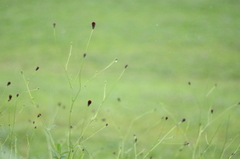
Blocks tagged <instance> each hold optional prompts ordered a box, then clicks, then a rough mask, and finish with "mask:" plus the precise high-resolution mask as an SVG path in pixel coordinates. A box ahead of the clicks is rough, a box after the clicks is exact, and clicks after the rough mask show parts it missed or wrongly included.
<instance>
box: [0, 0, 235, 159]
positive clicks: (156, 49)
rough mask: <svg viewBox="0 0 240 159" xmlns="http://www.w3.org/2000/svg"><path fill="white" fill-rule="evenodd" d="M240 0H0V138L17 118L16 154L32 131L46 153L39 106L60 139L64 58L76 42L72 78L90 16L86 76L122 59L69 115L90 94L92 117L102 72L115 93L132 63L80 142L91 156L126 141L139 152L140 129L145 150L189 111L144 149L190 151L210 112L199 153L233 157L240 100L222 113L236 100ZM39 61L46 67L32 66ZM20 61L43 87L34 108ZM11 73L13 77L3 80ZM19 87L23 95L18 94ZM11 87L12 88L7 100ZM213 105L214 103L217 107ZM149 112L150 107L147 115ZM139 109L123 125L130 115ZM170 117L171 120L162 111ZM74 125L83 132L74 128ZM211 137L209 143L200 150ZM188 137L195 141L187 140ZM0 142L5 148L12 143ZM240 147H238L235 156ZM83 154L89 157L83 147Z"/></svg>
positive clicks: (80, 112) (80, 109)
mask: <svg viewBox="0 0 240 159" xmlns="http://www.w3.org/2000/svg"><path fill="white" fill-rule="evenodd" d="M239 7H240V1H237V0H231V1H225V0H213V1H208V0H198V1H196V0H195V1H192V0H182V1H179V0H150V1H143V0H128V1H127V0H123V1H110V0H103V1H97V0H90V1H77V0H73V1H57V0H51V1H47V0H43V1H30V0H25V1H16V0H14V1H7V0H2V1H0V37H1V42H0V51H1V55H0V102H1V103H0V107H1V110H0V111H1V114H0V125H1V127H0V138H1V143H4V141H5V139H6V136H7V134H9V133H10V132H11V129H10V128H9V127H11V126H8V125H9V124H10V123H12V122H13V121H14V118H13V117H16V124H15V128H14V136H15V138H16V139H17V141H16V142H15V143H17V149H18V152H19V154H20V155H22V156H26V153H27V152H26V151H27V146H28V145H27V144H26V143H27V135H29V136H31V134H32V133H33V132H34V137H33V140H32V142H31V146H30V151H29V156H30V158H46V157H48V156H49V155H48V149H47V141H46V137H45V135H44V133H43V132H44V131H43V130H42V128H41V124H39V123H36V125H37V126H38V127H39V129H35V130H33V129H34V126H35V125H34V124H32V121H35V120H38V119H37V114H38V113H41V114H42V120H43V122H44V123H45V125H46V126H48V127H50V126H51V125H56V127H54V128H53V130H52V131H51V132H52V136H53V138H54V140H55V143H61V144H63V145H64V139H65V138H66V134H67V131H68V114H69V105H70V102H71V101H70V100H71V96H72V93H75V92H76V90H75V89H74V90H73V91H72V90H71V89H70V88H69V85H68V80H67V77H66V75H65V72H64V68H63V65H65V63H66V61H67V58H68V54H69V50H70V45H71V43H72V46H73V49H72V57H71V59H70V62H69V66H68V68H69V74H70V75H71V77H72V78H73V79H74V77H75V76H76V75H77V73H78V70H79V67H80V61H81V60H82V55H83V53H85V48H86V45H87V42H88V39H89V35H90V32H91V22H93V21H95V22H96V28H95V29H94V32H93V35H92V38H91V41H90V44H89V47H88V50H87V52H86V53H87V56H86V60H85V63H84V66H83V75H82V81H83V83H85V82H86V81H87V80H88V79H90V78H91V77H92V76H93V75H94V74H95V72H96V71H97V70H98V71H100V70H101V69H102V68H104V67H105V66H107V65H108V64H109V63H110V62H111V61H113V60H114V59H115V58H117V59H118V62H117V63H114V65H113V66H111V67H110V68H109V69H108V70H107V71H105V72H104V73H102V74H100V75H99V76H98V77H97V78H95V79H93V80H92V81H90V83H88V84H87V85H86V87H85V88H84V89H83V90H82V92H81V93H80V96H79V98H78V100H77V101H76V105H75V106H74V108H73V110H74V111H73V123H74V124H77V123H78V122H81V121H83V120H84V119H83V117H84V113H85V110H86V103H87V101H88V100H89V99H91V100H92V101H93V104H92V105H91V106H90V107H89V108H90V110H91V111H90V113H89V114H88V118H87V119H85V120H88V119H89V118H90V117H91V112H94V111H96V110H97V108H98V105H99V104H100V103H101V100H102V98H103V90H104V85H105V81H107V87H106V88H107V92H109V91H110V89H111V87H112V86H113V85H114V82H115V81H116V79H117V78H118V76H119V75H120V73H121V71H122V70H123V69H124V66H125V65H126V64H128V65H129V68H127V70H126V72H125V73H124V75H123V77H122V78H121V80H120V81H119V82H118V83H117V86H116V87H115V88H114V89H113V91H112V92H111V94H110V95H109V97H108V99H107V100H106V102H105V103H104V105H103V107H102V108H101V111H100V114H99V116H98V117H97V120H96V121H95V122H93V123H92V125H91V126H90V127H89V130H88V131H87V133H86V136H89V135H91V134H92V133H94V132H96V131H97V130H98V129H99V128H101V127H102V126H104V125H105V123H109V126H108V127H106V128H105V129H104V130H103V131H101V132H99V133H98V134H96V135H95V136H94V137H92V138H91V139H90V140H89V141H88V142H86V144H85V145H84V147H85V149H86V150H87V151H88V152H89V153H90V154H91V156H92V157H93V158H116V156H117V155H116V154H118V152H119V151H120V149H121V148H122V149H123V151H124V152H123V154H127V152H130V153H129V154H131V155H130V156H128V158H134V155H133V151H134V150H133V134H136V135H137V138H138V142H137V151H138V152H140V151H142V150H144V151H143V155H144V153H146V152H147V151H148V150H149V149H150V148H151V146H152V145H153V144H155V143H156V141H157V140H158V139H159V138H161V137H163V136H164V134H166V133H167V132H168V131H169V130H170V129H171V128H172V127H173V126H174V125H175V124H176V123H177V122H179V121H181V120H182V119H183V118H186V122H184V123H181V128H178V129H176V130H174V131H173V132H172V133H171V134H169V136H168V138H167V139H166V140H164V142H163V143H162V144H160V145H159V146H158V147H157V148H156V149H155V150H153V151H152V152H151V153H150V154H149V156H148V158H149V157H150V156H152V157H153V158H174V157H175V158H184V159H185V158H193V157H192V153H193V149H194V146H195V144H196V142H197V141H196V139H197V137H198V129H199V124H202V125H204V124H207V123H208V121H209V120H211V119H210V118H212V120H215V119H216V120H215V121H214V122H213V123H212V124H211V125H210V126H209V127H208V128H207V129H206V132H204V133H203V135H202V137H201V139H200V143H199V145H198V146H199V147H200V149H199V151H197V154H201V153H203V156H202V158H208V159H209V158H221V157H222V158H228V157H229V156H231V154H232V153H233V152H234V151H235V150H236V149H237V147H238V144H239V143H240V137H239V136H238V135H239V133H240V131H239V126H238V125H239V119H240V117H239V114H240V110H239V106H237V107H234V108H233V109H230V110H229V111H227V112H226V113H224V114H223V115H222V116H220V117H219V118H217V116H218V115H219V114H221V113H222V112H224V111H226V110H227V109H228V108H229V107H230V106H232V105H234V104H237V103H238V102H239V101H240V95H239V92H240V84H239V80H240V73H239V72H240V64H239V59H240V21H239ZM53 23H56V43H55V40H54V29H53V25H52V24H53ZM37 66H39V67H40V69H39V70H38V71H37V72H36V71H35V68H36V67H37ZM21 70H22V71H23V72H24V75H25V76H26V78H29V79H30V80H31V81H30V89H32V90H34V89H36V88H39V90H36V91H33V92H32V93H33V95H34V100H35V102H36V104H37V105H38V106H39V108H38V109H35V108H34V107H32V104H31V101H30V99H29V96H28V94H27V93H26V92H24V91H26V86H25V84H24V81H23V78H22V75H21V73H20V71H21ZM34 73H35V75H34V76H33V78H32V75H33V74H34ZM8 81H11V83H12V84H11V85H10V86H8V87H7V86H6V84H7V82H8ZM188 82H190V83H191V84H190V85H189V84H188ZM6 87H7V88H6ZM75 88H77V85H76V87H75ZM211 89H213V91H212V92H210V93H208V92H209V91H210V90H211ZM17 93H19V94H20V96H19V99H18V100H17V102H14V101H16V97H15V94H17ZM9 94H13V99H12V101H10V102H8V101H7V100H8V95H9ZM118 98H120V99H121V101H120V102H119V101H118V100H117V99H118ZM58 103H61V105H62V107H59V106H58ZM15 106H17V109H16V114H15V115H14V112H15V111H14V107H15ZM63 106H65V107H66V108H65V109H64V108H63ZM210 109H214V113H213V114H212V115H211V114H210ZM151 110H154V111H153V112H151ZM149 111H150V112H149ZM146 112H149V114H146V115H144V113H146ZM141 115H142V116H141ZM140 116H141V118H139V119H138V120H134V121H135V122H134V123H133V125H132V127H131V129H130V130H129V132H127V130H128V127H129V126H130V125H131V124H130V123H131V121H133V119H134V118H136V117H140ZM166 116H168V117H169V119H168V120H167V121H166V120H163V119H162V117H164V118H165V117H166ZM38 124H39V125H38ZM73 126H74V125H73ZM215 132H217V133H216V134H215ZM74 134H75V135H76V136H77V134H78V129H76V130H75V132H74ZM214 134H215V135H214ZM125 135H126V137H124V136H125ZM213 136H214V138H213V142H212V143H211V144H210V145H211V146H210V148H209V149H208V151H207V152H206V153H204V152H202V151H203V147H207V143H209V140H210V139H211V138H212V137H213ZM235 137H236V138H235ZM234 138H235V139H234ZM123 139H124V143H125V145H124V147H122V146H123V145H121V144H122V143H123V142H122V141H123ZM186 141H187V142H189V143H190V145H188V146H183V144H184V142H186ZM231 141H233V142H232V143H231ZM1 145H2V146H3V145H4V148H2V150H3V149H5V147H7V146H8V145H9V143H5V144H1ZM228 145H229V146H228ZM65 146H66V145H65ZM119 147H121V148H119ZM180 149H181V151H180ZM113 152H116V154H114V153H113ZM222 152H224V153H223V155H222ZM1 153H3V152H1ZM221 155H222V156H221ZM239 156H240V155H239V154H238V153H236V154H235V155H234V156H232V158H239ZM85 157H86V158H89V156H88V155H87V154H86V155H85ZM125 158H127V157H125ZM139 158H141V155H139Z"/></svg>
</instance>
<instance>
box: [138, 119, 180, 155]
mask: <svg viewBox="0 0 240 159" xmlns="http://www.w3.org/2000/svg"><path fill="white" fill-rule="evenodd" d="M181 123H182V121H181V122H179V123H177V124H176V125H174V126H173V127H172V128H171V129H170V130H169V131H168V132H167V133H166V134H165V135H164V136H163V137H162V138H161V140H159V141H158V143H157V144H155V145H154V146H153V147H152V148H151V149H150V150H149V151H148V152H147V153H146V154H145V155H144V157H143V159H144V158H146V157H147V156H148V155H149V153H151V152H152V151H153V150H154V149H155V148H156V147H157V146H158V145H160V144H161V143H162V142H163V140H165V139H166V137H167V136H168V135H169V134H170V133H171V132H172V131H173V130H174V129H175V128H176V127H177V126H178V125H180V124H181Z"/></svg>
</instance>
